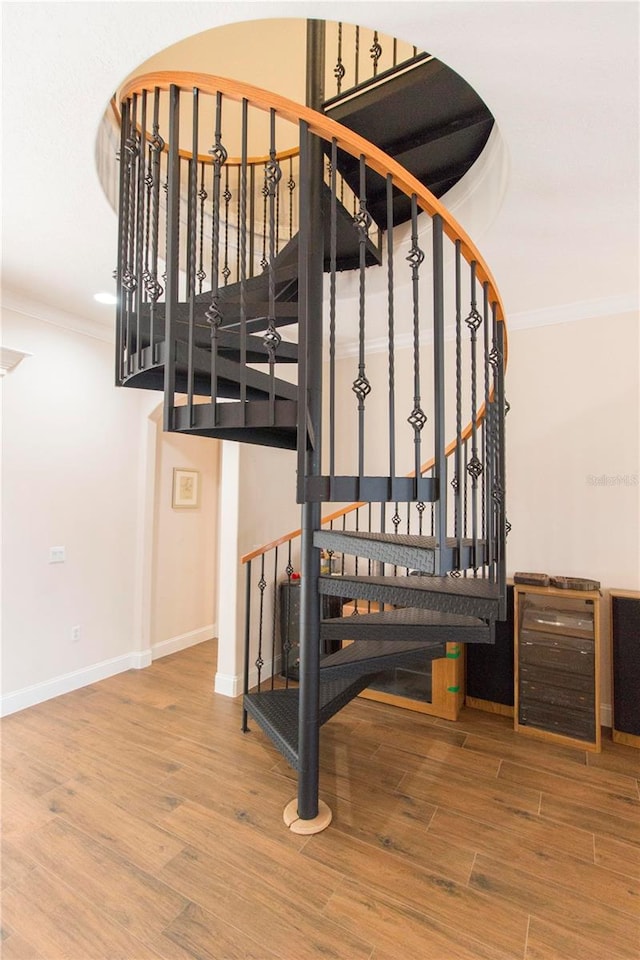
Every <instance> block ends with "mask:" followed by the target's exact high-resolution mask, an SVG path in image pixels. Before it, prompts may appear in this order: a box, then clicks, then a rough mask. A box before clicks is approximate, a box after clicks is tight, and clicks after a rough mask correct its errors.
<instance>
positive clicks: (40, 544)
mask: <svg viewBox="0 0 640 960" xmlns="http://www.w3.org/2000/svg"><path fill="white" fill-rule="evenodd" d="M49 319H50V320H52V321H53V322H48V320H49ZM67 322H68V323H69V324H70V325H74V324H75V325H78V326H82V320H78V318H75V320H74V318H73V317H71V316H64V317H61V315H60V313H59V312H57V311H53V310H50V309H49V308H47V307H46V306H44V305H42V304H38V305H34V304H29V306H28V308H25V309H22V308H21V307H20V306H17V307H16V308H15V309H9V308H8V307H7V306H6V305H5V306H4V308H3V313H2V327H3V330H2V333H3V343H4V344H5V345H6V346H8V347H14V348H17V349H21V350H24V351H27V352H28V353H31V354H32V355H33V356H31V357H28V358H27V359H25V360H23V362H22V363H21V364H20V366H19V367H17V368H16V369H15V370H14V371H13V372H11V373H9V374H7V375H6V376H5V377H4V378H3V382H2V413H3V434H2V687H1V689H2V703H1V711H2V712H3V713H9V712H12V711H14V710H18V709H21V708H22V707H25V706H29V705H30V704H33V703H37V702H40V701H41V700H45V699H48V698H49V697H51V696H56V695H57V694H59V693H63V692H66V691H68V690H71V689H75V688H76V687H79V686H82V685H84V684H87V683H91V682H94V681H95V680H98V679H101V678H102V677H105V676H109V675H111V674H113V673H117V672H119V671H121V670H126V669H129V668H130V667H141V666H145V665H147V664H148V663H150V662H151V659H152V656H160V655H163V654H164V653H170V652H172V651H173V650H174V649H179V648H180V647H181V646H185V645H187V644H188V643H191V642H195V641H197V640H200V639H204V638H205V636H211V633H212V629H213V626H212V625H213V623H214V620H215V617H214V603H215V586H214V582H215V576H216V571H215V556H216V546H217V510H218V504H217V460H216V451H217V447H218V444H217V443H216V442H214V441H209V442H207V441H204V440H200V439H193V438H183V437H179V438H174V437H171V438H169V439H167V437H166V436H163V435H162V434H161V433H160V434H159V436H158V435H157V430H158V427H157V424H156V420H157V418H155V419H154V418H153V416H152V412H153V409H154V408H156V407H157V406H158V401H159V395H158V394H157V393H153V392H148V391H140V390H127V389H118V388H116V387H115V386H114V374H113V371H114V360H113V343H112V342H110V333H109V331H108V329H106V328H105V329H104V330H97V329H96V325H93V326H92V325H90V324H88V325H87V329H88V330H91V331H93V332H95V336H92V335H86V334H83V333H79V332H76V331H74V330H72V329H69V328H68V327H65V326H61V325H60V324H61V323H67ZM174 441H175V442H174ZM156 458H157V462H156ZM173 465H179V466H193V467H194V468H196V469H199V470H200V471H201V479H202V482H203V487H202V499H201V508H200V509H199V510H197V511H185V510H182V511H173V510H172V508H171V492H170V483H171V475H172V467H173ZM52 546H64V548H65V553H66V560H65V562H64V563H57V564H50V563H49V549H50V547H52ZM179 571H180V572H184V573H185V574H188V575H192V574H193V573H194V572H195V573H196V574H197V576H196V577H195V578H192V577H191V576H183V577H182V579H181V580H180V582H179V589H175V587H174V588H173V589H171V588H169V586H168V582H169V581H170V580H171V578H172V577H175V576H176V575H177V572H179ZM73 627H79V628H80V639H79V640H73V639H72V628H73Z"/></svg>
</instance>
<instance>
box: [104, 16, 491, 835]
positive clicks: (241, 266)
mask: <svg viewBox="0 0 640 960" xmlns="http://www.w3.org/2000/svg"><path fill="white" fill-rule="evenodd" d="M376 44H378V45H379V41H378V37H377V35H376V37H375V42H374V45H373V46H372V50H373V51H375V49H376ZM373 55H374V54H373V53H372V56H373ZM340 59H341V58H340V56H339V58H338V67H339V66H340ZM324 60H325V38H324V32H323V25H322V24H321V23H319V22H310V24H309V29H308V63H309V68H308V80H307V101H308V105H306V106H302V105H300V104H296V103H293V102H291V101H288V100H286V99H284V98H283V97H280V96H277V95H275V94H270V93H268V92H267V91H264V90H260V89H258V88H254V87H250V86H248V85H246V84H242V83H238V82H236V81H230V80H224V79H222V78H216V77H208V76H203V75H197V74H162V73H158V74H150V75H148V76H145V77H141V78H136V79H135V80H134V81H132V82H131V83H129V84H128V86H127V87H126V89H125V90H124V91H123V92H122V97H121V107H120V115H121V141H120V144H121V145H120V192H119V196H120V200H119V251H118V269H117V282H118V287H119V306H118V317H117V338H116V380H117V383H118V384H119V385H123V386H127V387H135V388H143V389H153V390H162V391H163V392H164V427H165V429H166V430H170V431H176V432H181V433H184V434H191V435H197V436H206V437H217V438H222V439H227V440H236V441H241V442H248V443H254V444H262V445H267V446H276V447H283V448H287V449H290V450H296V451H297V498H298V502H299V503H300V504H301V505H302V527H301V531H300V533H301V538H300V547H299V554H297V553H296V552H295V551H296V549H298V548H297V547H296V546H295V543H294V541H296V534H297V532H296V534H292V535H288V536H285V537H283V538H281V539H280V540H279V541H277V542H276V543H275V544H270V545H267V546H265V547H264V548H263V549H262V550H259V551H256V552H254V554H252V555H251V556H249V557H247V558H243V559H244V560H245V561H246V568H247V609H246V637H245V646H246V649H245V669H244V678H245V693H244V704H243V705H244V729H245V730H246V729H248V725H247V719H248V717H249V716H250V717H251V718H253V719H254V720H255V721H256V722H257V723H258V724H259V726H260V727H261V728H262V729H263V730H264V732H265V733H266V734H267V735H268V736H269V737H270V738H271V740H272V741H273V743H274V744H275V746H276V747H277V748H278V749H279V750H280V751H281V753H282V754H283V755H284V756H285V757H286V759H287V760H288V761H289V763H290V764H291V765H292V766H293V767H294V768H295V769H296V770H297V771H298V783H299V786H298V796H297V798H296V800H294V801H292V804H290V805H289V807H288V808H287V810H286V811H285V821H286V822H287V824H288V825H289V826H290V827H291V829H292V830H295V831H297V832H302V833H310V832H315V831H317V830H319V829H323V828H324V827H325V826H326V825H327V823H328V822H329V820H330V813H329V812H328V810H327V809H326V808H325V807H324V805H323V804H322V803H321V801H320V800H319V798H318V745H319V728H320V726H321V725H322V724H323V723H324V722H326V721H327V720H328V719H329V718H330V717H331V716H333V715H334V714H335V713H336V712H337V711H338V710H340V709H341V708H342V707H343V706H344V705H345V704H346V703H348V702H349V701H350V700H351V699H352V698H353V697H354V696H356V695H357V694H358V693H360V692H361V691H362V690H363V689H365V688H366V687H367V686H368V685H369V684H370V683H371V682H372V680H373V679H374V678H376V677H377V676H379V675H380V674H381V673H382V672H383V671H385V670H386V669H388V668H389V667H390V666H394V667H399V666H400V667H408V668H413V667H420V666H421V665H424V664H425V663H426V662H427V661H428V660H430V659H433V658H436V657H441V656H443V653H444V650H445V645H446V643H447V642H450V641H456V642H460V643H462V642H464V643H491V642H492V641H493V637H494V625H495V622H496V620H498V619H501V618H503V617H504V614H505V593H506V591H505V536H506V518H505V512H504V490H505V480H504V418H505V399H504V368H505V363H506V336H505V328H504V327H505V325H504V313H503V308H502V304H501V300H500V296H499V293H498V291H497V288H496V286H495V283H494V281H493V278H492V277H491V273H490V271H489V269H488V267H487V266H486V264H485V263H484V261H483V260H482V258H481V256H480V254H479V252H478V251H477V250H476V248H475V247H474V245H473V243H472V241H471V240H470V239H469V238H468V237H467V236H466V234H465V233H464V231H463V230H462V229H461V227H460V226H459V225H458V224H457V223H456V222H455V220H454V219H453V218H452V217H451V216H450V214H449V213H448V212H447V210H446V209H445V208H444V206H443V205H442V204H441V202H440V201H439V199H438V197H439V196H441V195H443V194H444V193H446V191H447V190H448V189H449V188H450V187H451V186H452V185H453V184H455V183H456V182H457V181H458V180H459V179H460V178H461V177H462V176H463V175H464V174H465V172H467V170H469V169H470V167H471V165H472V164H473V162H474V161H475V159H476V158H477V157H478V156H479V154H480V153H481V151H482V149H483V147H484V146H485V144H486V141H487V138H488V136H489V133H490V131H491V126H492V123H493V120H492V117H491V115H490V113H489V111H488V110H487V108H486V106H485V105H484V104H483V103H482V101H480V99H479V98H478V97H477V95H476V94H475V93H474V92H473V91H472V90H471V88H470V87H469V86H468V85H467V84H466V83H465V82H464V81H463V80H462V79H461V78H460V77H459V76H458V75H457V74H455V73H453V72H452V71H450V70H448V69H447V68H446V67H444V66H443V65H442V64H440V63H438V61H436V60H434V59H433V58H431V57H429V56H427V55H426V54H420V53H418V52H417V51H413V53H412V54H411V55H410V56H408V57H407V58H405V59H404V60H403V61H402V62H400V63H394V65H393V67H392V68H390V69H388V70H386V71H384V72H376V71H375V70H374V75H373V76H372V77H371V78H369V79H367V80H366V81H365V82H361V83H360V84H359V85H357V86H356V87H352V88H350V89H349V90H348V91H347V92H346V95H345V92H344V91H341V90H339V91H338V93H337V94H336V96H334V97H332V98H327V97H326V96H325V94H324V91H323V86H324V77H325V72H326V71H325V67H324ZM374 66H375V64H374ZM338 67H336V70H335V71H334V73H335V75H336V77H337V78H338V86H339V87H340V81H341V80H342V76H341V75H340V70H339V69H338ZM265 117H266V120H267V123H266V125H265V124H264V118H265ZM256 118H259V119H256ZM185 126H188V127H189V130H190V133H189V137H190V142H189V145H188V147H187V148H185V145H184V143H180V135H181V131H182V137H183V139H184V136H185V135H184V129H185ZM265 126H266V131H267V132H266V134H265V135H264V136H266V142H265V141H263V146H262V149H261V150H259V151H257V152H256V151H254V150H253V149H251V148H250V145H251V144H253V143H254V142H255V139H256V138H255V134H254V130H255V129H260V130H263V129H264V128H265ZM231 128H233V132H231ZM283 129H284V130H285V133H284V134H283V132H282V131H283ZM283 137H284V139H285V140H286V144H285V146H284V147H281V146H280V142H279V140H280V139H282V138H283ZM206 138H208V139H209V142H210V143H211V146H210V148H209V149H208V150H207V151H206V152H204V150H203V149H202V143H203V141H204V140H205V139H206ZM292 138H293V139H294V140H295V142H294V145H293V147H292V146H291V140H292ZM231 140H233V143H234V145H235V144H237V145H238V147H239V149H238V156H237V157H236V158H235V159H234V158H232V157H231V156H230V147H229V146H227V144H229V143H230V142H231ZM427 248H428V249H427ZM402 271H403V272H402ZM345 292H348V293H349V296H348V297H346V296H345ZM381 304H383V306H382V307H381ZM381 313H382V314H383V315H384V316H383V318H382V319H383V322H382V325H381ZM348 325H350V329H353V340H354V342H355V346H354V347H353V349H352V353H354V354H355V355H354V356H353V360H352V366H353V373H352V377H350V379H349V382H347V383H346V385H345V377H344V376H343V374H342V371H343V370H344V364H345V361H344V360H343V359H342V358H341V357H340V356H339V350H338V349H337V344H339V342H340V336H341V333H342V332H343V328H344V327H347V326H348ZM380 329H383V330H384V345H385V351H384V352H385V354H386V362H385V366H386V371H385V376H384V380H385V381H386V382H385V383H384V385H383V387H382V389H380V386H379V380H380V377H379V375H378V379H377V381H376V379H375V378H374V377H372V376H370V373H369V371H370V366H371V357H370V351H369V346H370V343H371V337H372V332H378V331H379V330H380ZM378 339H379V338H378ZM427 355H428V358H427ZM407 381H410V383H411V389H410V391H409V393H410V400H409V401H408V403H407V401H406V396H405V395H406V394H407V390H406V383H407ZM403 404H404V406H403ZM346 411H349V413H348V415H347V413H346ZM345 432H346V433H347V434H348V442H347V443H346V444H345V442H344V437H345ZM447 436H449V440H448V442H447ZM407 466H408V467H410V468H412V469H409V470H407V469H406V467H407ZM403 468H404V469H403ZM348 501H353V503H352V504H351V505H350V506H349V507H346V508H341V509H340V510H338V511H337V512H336V513H334V514H332V515H330V517H329V518H325V520H323V518H322V516H321V505H322V504H323V503H329V502H334V503H335V502H339V503H344V502H348ZM374 506H375V518H374ZM363 509H364V510H365V511H366V512H367V513H368V520H367V523H366V524H363V523H360V522H359V518H360V516H361V515H362V514H361V511H362V510H363ZM392 510H393V513H391V511H392ZM354 516H355V517H356V528H355V529H349V528H348V526H349V525H348V523H347V519H346V518H347V517H354ZM412 517H413V518H414V519H413V527H412V520H411V518H412ZM401 527H402V529H401ZM279 549H280V554H278V550H279ZM321 551H323V552H324V553H325V555H326V556H328V557H329V558H332V557H338V556H339V557H341V558H342V559H341V567H340V570H339V571H332V572H331V573H324V574H322V575H321V573H320V553H321ZM285 561H286V565H285ZM252 564H253V571H254V572H255V570H256V567H257V570H258V574H257V575H258V576H259V579H258V580H257V583H253V577H252ZM294 564H299V566H300V569H301V573H302V579H301V587H300V596H301V611H300V669H299V675H298V680H299V682H296V683H294V682H292V681H290V680H289V675H290V674H289V670H288V665H287V658H288V656H289V653H290V649H291V645H290V644H289V643H288V642H286V640H285V642H284V643H283V644H282V646H281V647H280V648H278V644H277V643H276V622H277V619H278V608H277V603H276V594H277V588H278V585H279V584H282V582H283V580H284V582H285V584H287V585H288V586H290V585H291V582H292V576H293V575H294V570H295V566H294ZM363 568H364V569H365V570H366V573H365V574H364V575H363ZM267 569H269V571H273V572H272V573H271V572H270V573H269V574H267V572H266V571H267ZM268 576H269V577H271V582H270V583H269V580H268ZM346 604H349V605H350V606H351V607H352V608H354V611H355V616H349V617H346V616H343V615H341V614H342V613H343V610H342V608H343V605H346ZM336 614H337V615H336ZM267 621H270V622H272V623H273V635H272V641H271V644H269V641H268V639H265V636H264V634H265V624H266V622H267ZM344 641H353V642H350V643H349V644H348V645H347V644H345V643H344ZM327 650H331V651H332V652H330V653H329V654H328V655H324V656H321V652H323V653H325V652H326V651H327ZM282 678H284V679H282Z"/></svg>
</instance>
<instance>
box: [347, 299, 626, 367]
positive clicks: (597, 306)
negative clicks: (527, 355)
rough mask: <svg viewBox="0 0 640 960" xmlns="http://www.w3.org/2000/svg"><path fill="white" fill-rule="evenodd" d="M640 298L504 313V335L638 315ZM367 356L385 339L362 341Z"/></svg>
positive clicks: (404, 340) (449, 331)
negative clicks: (561, 324)
mask: <svg viewBox="0 0 640 960" xmlns="http://www.w3.org/2000/svg"><path fill="white" fill-rule="evenodd" d="M639 311H640V298H639V296H638V294H619V295H617V296H613V297H601V298H600V299H598V300H577V301H576V302H575V303H564V304H561V305H559V306H555V307H542V308H541V309H539V310H527V311H523V312H521V313H507V332H508V333H513V332H514V331H516V330H530V329H532V328H536V327H552V326H556V325H557V324H560V323H575V322H577V321H579V320H593V319H597V318H598V317H614V316H619V315H621V314H625V313H638V312H639ZM455 335H456V331H455V326H454V325H453V324H449V325H448V326H446V327H445V330H444V338H445V340H454V339H455ZM432 342H433V333H432V332H431V331H427V332H425V333H424V334H423V335H422V336H421V337H420V344H421V345H427V344H430V343H432ZM365 346H366V352H367V354H374V353H384V352H386V350H387V349H388V347H389V340H388V338H387V337H377V338H375V339H372V340H367V341H366V345H365ZM394 346H395V349H396V350H408V349H409V348H411V347H412V346H413V334H412V333H403V334H400V335H398V336H396V337H395V339H394ZM358 354H359V348H358V343H357V341H356V340H353V341H349V342H348V343H343V344H339V345H338V346H337V348H336V356H337V358H338V360H343V359H346V358H347V357H357V356H358Z"/></svg>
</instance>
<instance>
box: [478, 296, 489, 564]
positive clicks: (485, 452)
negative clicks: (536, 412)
mask: <svg viewBox="0 0 640 960" xmlns="http://www.w3.org/2000/svg"><path fill="white" fill-rule="evenodd" d="M482 290H483V298H482V317H483V320H482V325H483V334H484V336H483V360H484V420H483V422H482V446H481V448H480V449H481V450H482V460H483V463H484V470H483V471H482V540H483V543H484V548H483V557H482V562H483V564H486V562H487V548H488V546H489V524H490V516H491V474H492V470H491V455H490V442H491V438H490V417H491V409H490V402H489V398H490V379H491V358H490V353H491V345H490V336H491V314H490V309H489V283H488V282H487V281H486V280H485V282H484V283H483V285H482ZM485 574H486V571H485ZM485 574H483V575H485Z"/></svg>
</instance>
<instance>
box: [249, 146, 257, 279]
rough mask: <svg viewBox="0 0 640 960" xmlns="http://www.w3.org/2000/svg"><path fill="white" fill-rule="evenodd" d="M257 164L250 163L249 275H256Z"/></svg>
mask: <svg viewBox="0 0 640 960" xmlns="http://www.w3.org/2000/svg"><path fill="white" fill-rule="evenodd" d="M255 227H256V165H255V163H251V164H250V165H249V276H250V277H253V276H255V258H256V253H255V244H256V240H255V237H256V229H255Z"/></svg>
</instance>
